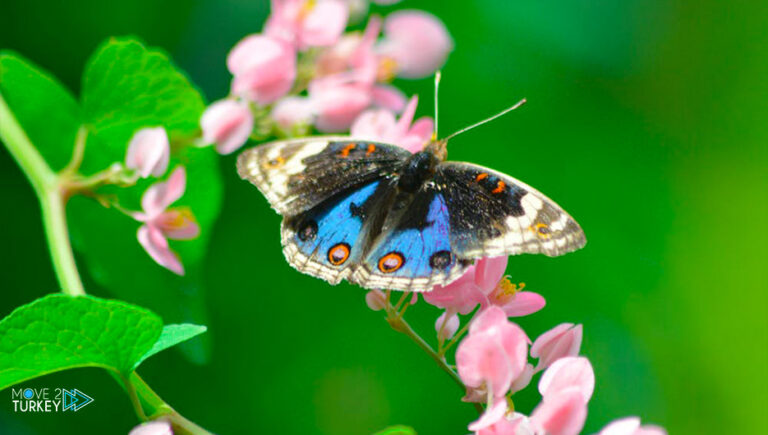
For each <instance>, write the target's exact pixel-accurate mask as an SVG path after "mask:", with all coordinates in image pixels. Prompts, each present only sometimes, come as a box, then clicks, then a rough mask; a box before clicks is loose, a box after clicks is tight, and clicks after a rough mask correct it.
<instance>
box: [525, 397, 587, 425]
mask: <svg viewBox="0 0 768 435" xmlns="http://www.w3.org/2000/svg"><path fill="white" fill-rule="evenodd" d="M586 419H587V402H585V401H584V396H582V395H581V393H580V392H578V391H569V392H566V393H565V394H560V395H558V396H555V397H553V398H552V399H551V400H544V401H542V402H541V403H540V404H539V406H537V407H536V409H534V410H533V413H532V414H531V418H530V422H531V427H532V428H533V429H534V431H536V433H546V434H547V435H577V434H578V433H579V432H581V429H582V428H583V427H584V421H585V420H586Z"/></svg>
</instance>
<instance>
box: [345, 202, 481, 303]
mask: <svg viewBox="0 0 768 435" xmlns="http://www.w3.org/2000/svg"><path fill="white" fill-rule="evenodd" d="M430 196H431V198H432V199H431V201H430V200H428V199H427V198H426V197H430ZM421 201H429V202H427V203H426V204H428V208H427V210H426V212H423V211H422V212H421V213H419V212H418V209H419V202H421ZM422 210H423V209H422ZM419 214H421V216H420V218H419V219H416V220H414V219H413V217H414V216H418V215H419ZM406 217H407V221H406V220H403V221H401V223H400V225H397V226H395V229H394V230H392V231H390V232H388V233H384V234H382V236H381V237H380V239H379V241H378V243H376V244H375V245H374V247H373V249H372V250H371V252H370V253H369V254H368V255H366V259H365V262H364V264H362V265H360V267H358V268H357V270H356V271H355V273H354V275H353V276H352V278H351V279H352V280H353V281H354V282H357V283H359V284H360V285H363V286H364V287H368V288H392V287H395V286H396V288H402V287H405V288H409V289H411V290H412V291H425V290H431V289H432V287H433V286H434V285H435V284H437V283H443V282H446V280H448V281H450V280H451V279H453V278H455V277H456V276H458V274H460V273H461V272H463V271H464V270H465V269H466V266H468V263H466V262H462V261H460V260H458V259H457V257H456V255H455V254H454V253H453V252H452V251H451V243H450V216H449V212H448V206H447V204H446V202H445V199H444V198H443V195H441V194H439V193H429V194H427V193H422V194H420V195H418V196H417V197H416V198H415V200H414V204H413V206H412V207H410V208H409V212H408V213H407V214H406ZM457 265H458V266H459V267H456V266H457Z"/></svg>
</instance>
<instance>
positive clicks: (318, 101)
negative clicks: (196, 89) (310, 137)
mask: <svg viewBox="0 0 768 435" xmlns="http://www.w3.org/2000/svg"><path fill="white" fill-rule="evenodd" d="M310 98H312V100H313V103H314V104H315V107H316V109H317V120H316V121H315V126H316V127H317V129H318V130H320V131H322V132H324V133H331V132H341V131H344V130H346V129H348V128H349V127H350V126H351V125H352V123H353V122H354V120H355V118H357V116H358V115H360V113H362V111H363V110H365V108H366V107H368V106H369V105H370V104H371V95H370V93H369V92H368V90H367V89H366V88H365V87H362V86H357V85H354V84H347V85H341V86H336V87H331V88H322V90H320V91H319V92H315V93H312V91H311V90H310Z"/></svg>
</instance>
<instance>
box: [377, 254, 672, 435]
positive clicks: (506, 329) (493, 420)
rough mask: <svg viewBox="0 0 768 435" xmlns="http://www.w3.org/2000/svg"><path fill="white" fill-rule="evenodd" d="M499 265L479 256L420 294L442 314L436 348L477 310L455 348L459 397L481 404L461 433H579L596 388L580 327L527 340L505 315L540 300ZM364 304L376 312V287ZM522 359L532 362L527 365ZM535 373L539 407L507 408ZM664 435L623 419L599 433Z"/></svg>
mask: <svg viewBox="0 0 768 435" xmlns="http://www.w3.org/2000/svg"><path fill="white" fill-rule="evenodd" d="M506 267H507V257H497V258H484V259H480V260H478V261H477V262H476V263H475V265H473V266H471V267H470V268H469V269H468V270H467V272H466V273H465V274H464V275H463V276H462V277H460V278H459V279H458V280H456V281H454V282H453V283H451V284H449V285H447V286H438V287H436V288H435V289H434V290H432V291H430V292H427V293H423V298H424V300H425V301H426V302H427V303H429V304H431V305H435V306H437V307H439V308H443V309H444V310H445V311H444V312H443V313H442V314H441V315H440V316H439V317H438V319H437V321H436V322H435V329H436V330H437V333H438V340H440V342H441V343H443V342H444V341H445V340H448V339H450V338H451V337H453V336H454V334H456V333H457V330H459V327H460V325H461V319H460V318H459V315H460V314H461V315H467V314H469V313H471V312H473V311H475V310H476V309H477V308H478V307H479V309H477V311H476V313H475V315H474V316H473V317H472V319H471V320H470V321H469V325H468V326H469V327H468V334H467V335H466V336H464V337H463V338H462V339H461V341H460V342H459V345H458V348H457V349H456V371H457V372H458V375H459V378H460V379H461V381H462V382H463V383H464V385H465V387H466V388H467V394H466V396H465V397H464V399H463V400H464V401H468V402H484V403H486V408H485V412H484V413H483V415H481V416H480V418H479V419H478V420H476V421H474V422H472V423H470V424H469V426H468V429H469V430H470V431H472V432H474V433H475V434H476V435H576V434H579V433H581V430H582V429H583V427H584V422H585V420H586V417H587V405H588V403H589V400H590V399H591V397H592V393H593V392H594V390H595V373H594V370H593V369H592V364H591V363H590V362H589V360H588V359H587V358H585V357H583V356H579V351H580V349H581V342H582V334H583V329H582V326H581V325H574V324H572V323H563V324H560V325H558V326H556V327H554V328H552V329H550V330H549V331H547V332H545V333H543V334H541V335H540V336H539V337H538V338H537V339H536V340H535V341H533V343H531V341H530V339H529V338H528V335H527V334H526V333H525V332H524V331H523V329H522V328H521V327H520V326H519V325H517V324H516V323H513V322H511V321H510V320H509V318H510V317H520V316H525V315H528V314H532V313H534V312H536V311H538V310H540V309H542V308H543V307H544V305H545V301H544V298H543V297H541V296H540V295H538V294H536V293H532V292H524V291H519V290H520V289H521V288H522V287H524V284H520V285H515V284H512V283H510V281H509V279H508V278H507V277H505V276H504V271H505V269H506ZM366 302H367V303H368V306H369V307H371V308H372V309H375V310H380V309H383V308H385V307H386V305H387V300H386V295H385V294H384V293H382V292H381V291H378V290H372V291H370V292H368V294H367V295H366ZM462 331H463V330H462ZM529 358H530V359H538V361H537V362H536V363H535V365H534V364H533V363H531V362H529ZM542 371H543V374H542V375H541V378H540V379H539V382H538V390H539V393H540V394H541V397H542V399H541V403H539V405H538V406H536V408H535V409H534V410H533V412H532V413H531V414H530V416H527V415H524V414H521V413H519V412H513V411H511V410H510V408H509V402H508V399H509V398H510V397H511V396H512V395H513V394H514V393H515V392H517V391H519V390H522V389H524V388H525V387H527V386H528V384H529V383H530V382H531V380H532V379H533V376H534V375H535V374H536V373H538V372H542ZM665 434H666V432H665V431H664V430H663V429H662V428H659V427H656V426H640V420H639V419H637V418H635V417H630V418H625V419H622V420H617V421H615V422H613V423H611V424H609V425H608V426H606V427H605V428H604V429H603V430H602V431H601V432H600V434H599V435H665Z"/></svg>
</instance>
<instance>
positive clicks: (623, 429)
mask: <svg viewBox="0 0 768 435" xmlns="http://www.w3.org/2000/svg"><path fill="white" fill-rule="evenodd" d="M598 435H667V431H666V430H664V428H662V427H659V426H654V425H644V426H640V418H638V417H624V418H621V419H619V420H614V421H613V422H611V423H610V424H608V425H607V426H605V427H604V428H603V430H601V431H600V433H599V434H598Z"/></svg>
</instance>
